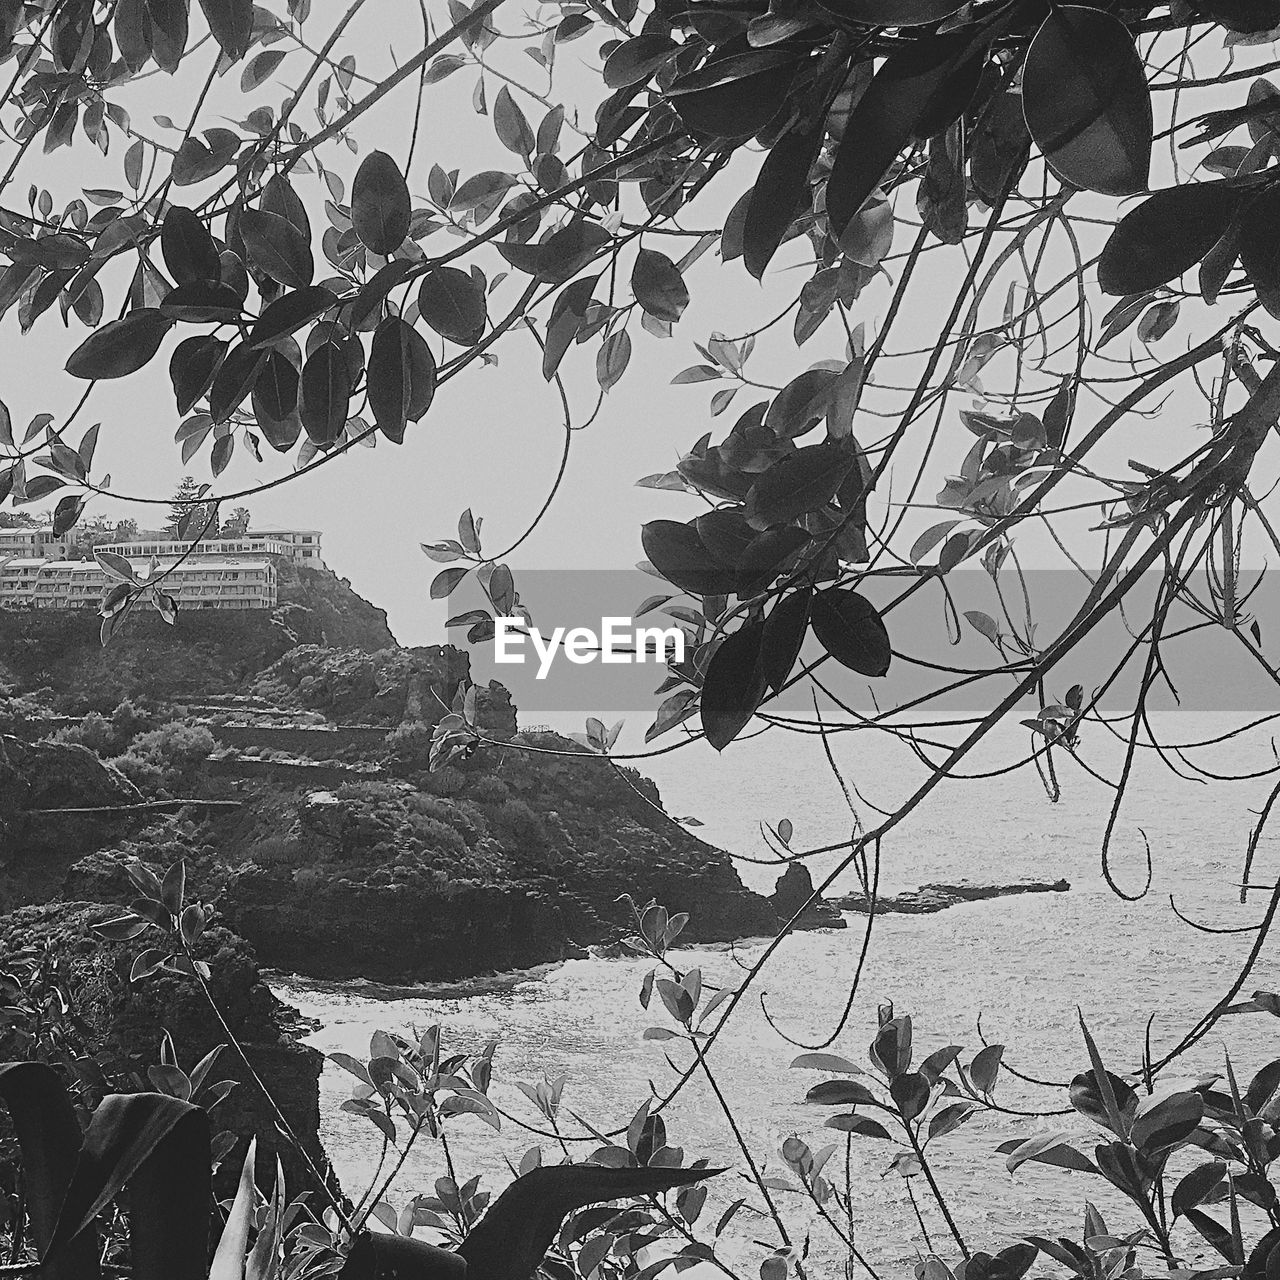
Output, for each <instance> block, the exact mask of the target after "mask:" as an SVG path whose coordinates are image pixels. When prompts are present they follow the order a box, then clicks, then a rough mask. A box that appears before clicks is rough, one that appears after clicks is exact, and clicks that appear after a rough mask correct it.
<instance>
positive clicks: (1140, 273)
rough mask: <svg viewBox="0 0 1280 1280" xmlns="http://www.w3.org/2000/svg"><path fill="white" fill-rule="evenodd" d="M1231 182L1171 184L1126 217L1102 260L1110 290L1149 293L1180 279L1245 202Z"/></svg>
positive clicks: (1102, 280)
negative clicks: (1242, 202) (1242, 201)
mask: <svg viewBox="0 0 1280 1280" xmlns="http://www.w3.org/2000/svg"><path fill="white" fill-rule="evenodd" d="M1240 199H1241V197H1240V193H1239V192H1238V191H1237V190H1236V189H1235V188H1233V187H1232V186H1231V185H1230V184H1228V183H1226V182H1191V183H1187V184H1185V185H1184V186H1180V187H1167V188H1165V189H1164V190H1163V191H1157V192H1155V193H1154V194H1153V195H1151V196H1149V197H1148V198H1147V199H1146V200H1144V201H1143V202H1142V203H1141V204H1140V205H1138V207H1137V208H1136V209H1133V210H1131V211H1130V212H1129V213H1127V214H1125V216H1124V217H1123V218H1121V219H1120V221H1119V223H1117V225H1116V229H1115V230H1114V231H1113V232H1112V233H1111V235H1110V237H1109V238H1108V240H1107V243H1106V245H1105V246H1104V247H1103V250H1102V256H1101V257H1100V258H1099V259H1098V283H1099V284H1100V285H1101V286H1102V288H1103V291H1104V292H1105V293H1110V294H1114V295H1116V296H1122V295H1125V294H1131V293H1146V292H1147V291H1149V290H1151V289H1156V288H1158V287H1159V286H1160V285H1162V284H1168V283H1169V282H1170V281H1171V280H1176V279H1177V278H1178V277H1179V276H1180V275H1182V273H1183V272H1184V271H1189V270H1190V269H1191V268H1192V267H1194V266H1195V264H1196V263H1197V262H1199V261H1200V260H1201V258H1203V257H1204V256H1205V254H1206V253H1208V252H1209V250H1210V249H1212V248H1213V246H1214V244H1215V243H1216V241H1217V240H1218V239H1219V238H1220V237H1221V236H1222V234H1223V233H1224V232H1225V230H1226V228H1227V224H1228V223H1229V222H1230V221H1231V219H1232V217H1233V216H1234V215H1235V212H1236V210H1237V208H1238V207H1239V204H1240Z"/></svg>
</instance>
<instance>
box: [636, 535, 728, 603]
mask: <svg viewBox="0 0 1280 1280" xmlns="http://www.w3.org/2000/svg"><path fill="white" fill-rule="evenodd" d="M640 541H641V543H642V545H643V546H644V553H645V555H646V556H647V557H648V558H649V561H650V563H651V564H652V565H653V567H654V568H655V569H657V570H658V572H659V573H660V574H662V576H663V577H664V578H666V579H667V581H668V582H670V583H671V584H672V585H673V586H677V587H679V588H680V590H681V591H689V592H691V593H692V594H694V595H699V596H702V595H728V594H729V593H730V592H731V591H732V590H733V575H732V574H731V573H730V572H729V571H728V570H727V569H725V568H724V567H723V566H722V565H721V564H719V563H718V562H717V561H716V559H715V557H714V556H712V555H711V553H710V552H709V551H708V550H707V549H706V547H705V546H704V545H703V543H702V539H701V538H700V537H699V536H698V531H697V529H696V528H695V527H694V526H693V525H691V524H680V523H678V522H677V521H675V520H651V521H650V522H649V523H648V524H646V525H645V526H644V527H643V528H642V529H641V531H640Z"/></svg>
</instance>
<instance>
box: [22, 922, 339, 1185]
mask: <svg viewBox="0 0 1280 1280" xmlns="http://www.w3.org/2000/svg"><path fill="white" fill-rule="evenodd" d="M117 914H118V911H117V910H116V909H115V908H111V907H103V906H99V905H96V904H89V903H82V902H60V903H49V904H46V905H44V906H38V907H27V908H24V909H22V910H20V911H17V912H14V913H13V914H12V915H9V916H7V917H4V918H0V956H4V957H5V960H6V964H5V968H6V969H8V970H10V971H11V972H14V973H25V972H26V969H27V966H26V965H24V964H23V963H22V961H23V957H24V956H35V957H38V956H41V955H46V954H47V956H48V960H47V962H46V963H47V965H48V966H52V967H51V968H47V969H46V972H45V975H44V976H43V977H40V976H29V977H28V980H29V981H30V982H31V983H32V984H33V985H35V984H42V983H43V984H47V983H48V982H50V981H52V980H56V982H57V984H58V987H59V988H60V990H61V991H62V992H63V993H64V995H65V997H66V1000H67V1003H68V1005H69V1014H70V1015H71V1016H68V1017H65V1018H63V1019H62V1020H61V1023H58V1024H57V1025H56V1026H54V1027H52V1028H50V1027H48V1026H46V1028H45V1030H44V1031H43V1032H42V1036H43V1037H44V1038H43V1039H39V1040H37V1041H36V1042H35V1043H33V1042H32V1040H31V1037H30V1035H29V1028H28V1026H27V1024H26V1023H25V1022H24V1020H23V1019H22V1018H11V1019H9V1020H7V1021H6V1023H5V1024H4V1025H3V1026H0V1060H4V1059H6V1058H7V1057H10V1056H13V1057H31V1056H36V1057H49V1058H50V1059H51V1060H53V1061H55V1062H66V1063H68V1064H69V1063H70V1062H72V1061H78V1062H80V1063H81V1064H82V1065H81V1067H80V1068H79V1069H78V1070H77V1079H78V1081H79V1082H80V1083H81V1085H82V1087H84V1088H85V1089H86V1090H88V1091H89V1095H90V1096H89V1099H88V1100H89V1101H90V1102H94V1101H96V1098H95V1097H94V1096H93V1095H94V1094H95V1093H97V1094H101V1093H103V1092H113V1091H117V1090H119V1091H124V1092H130V1091H133V1090H137V1089H152V1088H155V1082H154V1081H153V1080H152V1079H151V1078H150V1077H149V1075H148V1070H149V1068H151V1067H154V1066H155V1064H156V1063H157V1062H158V1061H159V1048H160V1043H161V1040H162V1039H163V1037H164V1035H165V1033H166V1032H167V1033H168V1034H169V1036H170V1037H171V1039H172V1041H173V1044H174V1047H175V1048H176V1051H177V1057H178V1065H179V1066H180V1067H182V1068H183V1069H185V1070H189V1069H190V1068H191V1067H192V1066H193V1065H194V1064H195V1063H196V1062H198V1061H199V1060H200V1059H201V1058H202V1057H204V1055H205V1054H207V1053H208V1052H209V1051H210V1050H211V1049H213V1048H214V1047H215V1046H216V1045H218V1044H221V1043H224V1042H225V1041H226V1035H225V1033H224V1031H223V1030H222V1028H221V1027H220V1026H219V1025H218V1022H217V1020H216V1018H215V1017H214V1015H213V1013H212V1011H211V1010H210V1008H209V1005H208V1002H207V1001H206V1000H205V998H204V996H203V994H202V993H201V991H200V988H199V986H198V985H197V983H196V982H195V981H194V980H193V979H191V978H188V977H183V976H180V975H178V974H168V973H163V972H161V973H157V974H154V975H152V976H151V977H149V978H146V979H143V980H142V981H140V982H136V983H131V982H130V981H129V972H130V969H131V967H132V964H133V961H134V958H135V956H136V955H137V954H138V953H139V952H140V951H142V950H143V948H144V947H147V946H152V945H155V938H154V937H153V936H149V935H147V934H144V935H143V936H142V937H140V938H139V939H137V940H135V941H132V942H106V941H104V940H103V939H101V938H99V937H98V936H97V935H96V934H94V933H93V932H92V930H91V926H92V925H93V924H95V923H97V922H99V921H101V920H103V919H107V918H109V917H111V916H114V915H117ZM197 948H198V954H200V955H201V956H202V958H204V959H205V960H206V961H207V962H208V964H209V966H210V969H211V971H212V977H211V979H210V988H211V991H212V993H213V996H214V998H215V1000H216V1001H217V1003H218V1008H219V1010H220V1011H221V1013H222V1016H223V1018H224V1019H225V1020H226V1023H227V1025H228V1026H229V1027H230V1029H231V1031H232V1032H233V1033H234V1034H235V1036H236V1038H237V1040H239V1041H240V1043H241V1044H242V1045H243V1047H244V1049H245V1052H246V1055H247V1056H248V1058H249V1060H250V1062H252V1063H253V1066H254V1069H255V1070H256V1071H257V1073H258V1075H259V1076H261V1077H262V1079H263V1080H265V1081H267V1082H269V1084H270V1087H271V1089H272V1093H273V1096H274V1098H275V1101H276V1104H277V1105H278V1106H279V1108H280V1110H281V1112H282V1113H283V1114H284V1116H285V1118H286V1119H287V1120H288V1122H289V1126H290V1128H291V1129H292V1130H293V1132H294V1134H295V1135H296V1136H297V1137H298V1139H299V1140H300V1141H301V1142H302V1144H303V1146H304V1147H305V1148H306V1150H307V1152H308V1154H309V1155H310V1157H311V1159H312V1161H313V1162H314V1163H315V1164H316V1165H317V1167H318V1168H321V1169H324V1168H325V1155H324V1151H323V1149H322V1147H321V1145H320V1137H319V1130H320V1087H319V1079H320V1069H321V1066H322V1065H323V1057H322V1055H321V1054H320V1053H319V1052H318V1051H317V1050H315V1049H312V1048H310V1047H309V1046H307V1045H304V1044H301V1043H300V1042H299V1041H298V1039H297V1037H296V1032H297V1031H299V1030H300V1029H301V1027H300V1024H299V1020H298V1018H297V1015H296V1014H295V1013H294V1012H293V1011H292V1010H290V1009H288V1008H287V1006H285V1005H283V1004H281V1002H280V1001H279V1000H277V999H276V998H275V996H274V995H272V993H271V991H270V990H269V989H268V988H267V986H266V984H265V983H264V982H263V981H262V980H261V977H260V975H259V972H258V966H257V961H256V959H255V957H254V954H253V951H252V949H251V948H250V947H249V946H248V945H247V944H246V943H245V941H244V940H243V939H242V938H239V937H237V936H236V935H235V934H233V933H231V932H230V931H229V930H227V929H226V928H223V927H220V926H218V925H216V924H215V925H213V926H211V927H210V928H209V929H207V930H206V931H205V933H204V935H203V936H202V937H201V939H200V941H199V943H198V944H197ZM32 994H35V993H34V992H33V993H32ZM11 1001H12V997H11V1000H10V1002H11ZM19 1003H20V1001H19ZM207 1079H208V1080H209V1081H210V1082H211V1083H212V1082H219V1081H223V1080H233V1081H235V1082H236V1085H235V1087H234V1088H233V1089H232V1090H231V1092H230V1093H229V1094H228V1095H227V1097H226V1099H225V1100H224V1101H222V1102H219V1103H218V1104H217V1105H216V1106H215V1107H214V1108H213V1110H212V1113H211V1119H212V1121H213V1126H214V1130H215V1132H219V1131H225V1132H228V1133H230V1134H233V1135H235V1138H236V1147H235V1150H236V1151H238V1152H239V1153H240V1158H242V1157H243V1152H244V1149H245V1146H246V1143H247V1139H248V1137H249V1136H250V1135H253V1134H256V1135H257V1136H258V1147H259V1162H260V1165H261V1167H267V1168H269V1167H270V1160H271V1156H272V1155H273V1154H275V1153H277V1152H278V1153H279V1155H280V1158H281V1161H282V1163H283V1164H284V1167H285V1173H286V1179H287V1182H288V1185H289V1188H290V1190H291V1191H292V1192H294V1193H296V1192H300V1191H303V1190H305V1189H306V1188H307V1187H308V1186H312V1185H314V1183H313V1181H312V1179H311V1178H310V1175H309V1174H308V1172H307V1170H306V1166H305V1163H304V1162H303V1161H302V1159H301V1158H300V1157H299V1156H298V1155H297V1154H296V1152H295V1151H294V1150H293V1148H292V1147H291V1146H290V1145H289V1144H288V1143H287V1142H282V1141H280V1140H279V1139H278V1137H277V1133H276V1123H275V1117H274V1115H273V1114H272V1112H271V1109H270V1107H269V1105H268V1103H267V1101H266V1099H265V1098H264V1097H263V1095H262V1092H261V1090H260V1089H259V1088H258V1086H257V1085H256V1084H255V1083H254V1082H253V1079H252V1077H251V1075H250V1073H249V1072H248V1070H247V1069H246V1068H245V1065H244V1063H243V1061H242V1060H241V1059H240V1058H239V1057H238V1056H237V1054H236V1053H235V1051H234V1050H233V1049H231V1048H228V1049H225V1050H223V1052H222V1053H221V1055H220V1056H219V1058H218V1059H217V1060H216V1062H215V1065H214V1068H213V1070H212V1071H211V1072H210V1074H209V1076H208V1077H207ZM264 1156H266V1159H267V1161H268V1163H266V1164H265V1165H262V1161H263V1157H264ZM229 1165H230V1167H231V1168H232V1169H237V1168H238V1167H239V1159H238V1158H237V1157H236V1156H235V1155H232V1156H231V1158H230V1160H229Z"/></svg>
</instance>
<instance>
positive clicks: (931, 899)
mask: <svg viewBox="0 0 1280 1280" xmlns="http://www.w3.org/2000/svg"><path fill="white" fill-rule="evenodd" d="M1070 888H1071V884H1070V882H1069V881H1067V880H1019V881H1015V882H1014V883H1013V884H970V883H969V882H968V881H967V880H962V881H960V883H959V884H922V885H921V886H920V887H919V888H918V889H911V890H908V891H907V892H906V893H900V894H898V895H897V896H896V897H892V898H889V897H884V898H880V899H878V900H877V902H876V914H877V915H885V914H888V915H926V914H928V913H929V912H931V911H943V910H945V909H946V908H947V907H954V906H955V905H956V904H957V903H961V902H981V901H982V900H983V899H986V898H1005V897H1008V896H1009V895H1010V894H1017V893H1066V892H1067V890H1069V889H1070ZM830 902H831V905H832V906H833V907H837V908H839V910H841V911H857V912H859V913H860V914H862V915H866V914H868V913H869V911H870V909H871V907H870V903H869V902H868V900H867V897H866V895H865V894H862V893H850V894H845V895H844V896H843V897H840V898H832V899H830Z"/></svg>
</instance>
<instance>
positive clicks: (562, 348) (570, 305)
mask: <svg viewBox="0 0 1280 1280" xmlns="http://www.w3.org/2000/svg"><path fill="white" fill-rule="evenodd" d="M599 278H600V277H599V276H587V277H585V278H584V279H582V280H575V281H574V282H573V283H572V284H568V285H566V286H565V287H564V288H563V289H562V290H561V291H560V294H559V296H558V297H557V298H556V300H555V303H554V305H553V306H552V308H551V315H550V317H549V318H548V320H547V333H546V338H545V339H544V346H543V348H542V376H543V377H544V378H545V379H546V380H547V381H548V382H550V381H551V379H552V378H554V377H555V375H556V370H557V369H559V367H560V361H561V360H563V359H564V355H565V352H566V351H568V350H569V347H570V345H571V344H572V342H573V340H574V339H575V338H576V337H577V336H578V333H579V332H580V331H581V329H582V326H583V324H584V323H585V322H586V319H587V309H588V308H589V307H590V306H591V294H592V291H593V290H594V289H595V287H596V281H597V280H599Z"/></svg>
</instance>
